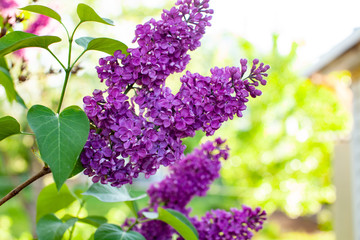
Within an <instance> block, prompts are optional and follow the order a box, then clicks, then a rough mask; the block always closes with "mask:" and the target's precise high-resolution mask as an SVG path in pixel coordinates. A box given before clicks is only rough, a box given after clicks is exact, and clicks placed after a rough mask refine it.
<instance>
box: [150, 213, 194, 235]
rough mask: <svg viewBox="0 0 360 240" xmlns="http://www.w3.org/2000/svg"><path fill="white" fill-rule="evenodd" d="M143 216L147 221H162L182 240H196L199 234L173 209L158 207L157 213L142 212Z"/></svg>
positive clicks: (187, 220) (184, 217)
mask: <svg viewBox="0 0 360 240" xmlns="http://www.w3.org/2000/svg"><path fill="white" fill-rule="evenodd" d="M143 215H144V216H145V217H147V218H149V219H153V220H160V221H163V222H165V223H167V224H169V225H170V226H172V227H173V228H174V229H175V230H176V231H177V232H178V233H179V234H180V235H181V236H182V237H183V238H184V239H186V240H197V239H199V234H198V232H197V230H196V228H195V227H194V225H193V224H192V223H191V222H190V221H189V219H188V218H187V217H186V216H185V215H184V214H182V213H181V212H178V211H175V210H173V209H169V208H167V209H164V208H161V207H159V208H158V212H157V213H156V212H143Z"/></svg>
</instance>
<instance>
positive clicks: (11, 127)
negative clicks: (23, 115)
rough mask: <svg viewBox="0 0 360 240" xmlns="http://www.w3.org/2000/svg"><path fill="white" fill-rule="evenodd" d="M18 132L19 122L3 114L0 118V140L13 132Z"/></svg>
mask: <svg viewBox="0 0 360 240" xmlns="http://www.w3.org/2000/svg"><path fill="white" fill-rule="evenodd" d="M19 133H20V124H19V122H18V121H16V119H15V118H13V117H10V116H5V117H2V118H0V141H1V140H3V139H4V138H7V137H9V136H11V135H14V134H19Z"/></svg>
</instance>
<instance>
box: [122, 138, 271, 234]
mask: <svg viewBox="0 0 360 240" xmlns="http://www.w3.org/2000/svg"><path fill="white" fill-rule="evenodd" d="M228 150H229V149H228V147H227V146H224V141H223V140H221V139H219V138H218V139H216V140H215V141H214V142H210V141H209V142H206V143H205V144H203V145H202V146H201V147H200V148H198V149H195V150H194V151H193V152H192V153H191V154H189V155H187V156H186V157H184V158H183V159H181V160H180V161H179V162H177V163H176V164H174V165H173V166H172V167H171V170H170V175H169V176H167V177H166V178H165V179H164V180H162V181H161V182H160V183H157V184H154V185H152V186H150V188H149V189H148V191H147V193H148V195H149V198H150V201H149V207H148V208H145V209H142V210H141V211H140V212H139V213H140V214H141V213H142V212H144V211H149V210H155V211H156V209H157V208H158V207H159V206H162V207H164V208H171V209H175V210H177V211H180V212H182V213H183V214H185V215H186V216H189V213H190V211H191V209H190V208H186V206H187V205H188V203H189V202H190V201H191V199H192V198H193V197H195V196H204V195H205V194H206V192H207V190H208V189H209V186H210V185H211V184H212V182H213V181H214V180H215V179H216V178H218V177H219V171H220V167H221V162H220V160H221V159H227V157H228ZM265 215H266V213H265V211H261V209H260V208H256V209H255V210H252V209H251V208H249V207H246V206H243V208H242V210H238V209H231V210H230V212H226V211H224V210H213V211H210V212H208V213H206V215H205V216H203V217H202V218H201V219H198V218H191V221H192V222H193V224H194V226H195V227H196V229H197V230H198V232H199V239H200V240H209V239H211V240H215V239H240V240H246V239H251V237H252V236H253V234H252V232H251V231H259V230H260V229H261V228H262V224H263V222H264V220H265V219H266V217H265ZM133 222H134V219H128V220H127V222H126V224H125V225H124V226H130V225H132V223H133ZM133 230H135V231H137V232H139V233H141V234H142V235H143V236H144V237H145V238H146V239H148V240H152V239H154V240H155V239H161V240H169V239H172V235H173V234H175V233H176V232H175V230H174V229H173V228H172V227H170V226H169V225H167V224H166V223H164V222H161V221H157V220H153V221H148V222H144V223H142V224H140V225H139V224H138V225H136V226H135V228H133ZM179 239H182V238H181V237H179Z"/></svg>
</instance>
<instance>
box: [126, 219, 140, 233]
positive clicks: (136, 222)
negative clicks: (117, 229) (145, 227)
mask: <svg viewBox="0 0 360 240" xmlns="http://www.w3.org/2000/svg"><path fill="white" fill-rule="evenodd" d="M138 223H139V222H138V219H136V220H135V222H134V223H133V224H132V225H131V226H130V227H129V228H128V229H127V230H126V231H127V232H128V231H130V230H131V229H132V228H133V227H135V225H136V224H138Z"/></svg>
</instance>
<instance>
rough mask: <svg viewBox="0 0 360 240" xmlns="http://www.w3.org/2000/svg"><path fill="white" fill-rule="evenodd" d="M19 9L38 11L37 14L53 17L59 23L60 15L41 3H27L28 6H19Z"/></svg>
mask: <svg viewBox="0 0 360 240" xmlns="http://www.w3.org/2000/svg"><path fill="white" fill-rule="evenodd" d="M20 10H25V11H29V12H33V13H39V14H42V15H45V16H48V17H50V18H53V19H55V20H56V21H58V22H60V23H61V17H60V15H59V14H58V13H57V12H55V11H54V10H52V9H51V8H48V7H45V6H42V5H36V4H34V5H29V6H26V7H23V8H20Z"/></svg>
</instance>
